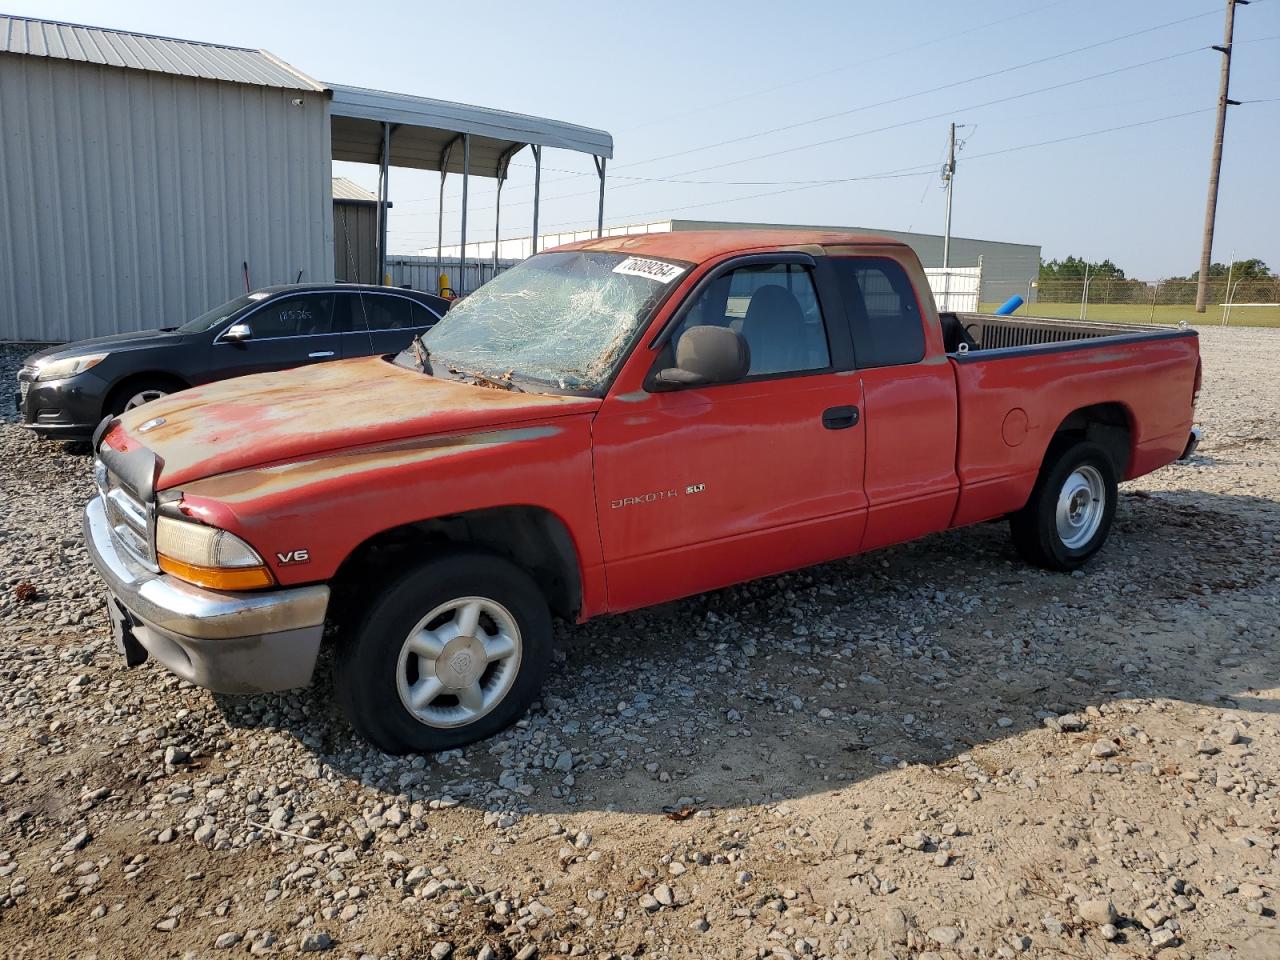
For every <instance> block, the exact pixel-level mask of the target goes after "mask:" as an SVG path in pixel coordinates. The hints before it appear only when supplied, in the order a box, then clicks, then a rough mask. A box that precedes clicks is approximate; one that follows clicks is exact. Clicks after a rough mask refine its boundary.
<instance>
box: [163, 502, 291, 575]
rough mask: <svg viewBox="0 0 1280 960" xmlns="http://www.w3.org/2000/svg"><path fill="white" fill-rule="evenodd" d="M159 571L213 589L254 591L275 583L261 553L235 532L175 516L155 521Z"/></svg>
mask: <svg viewBox="0 0 1280 960" xmlns="http://www.w3.org/2000/svg"><path fill="white" fill-rule="evenodd" d="M156 557H157V560H158V562H159V564H160V569H161V570H163V571H164V572H165V573H169V574H172V575H173V576H175V577H177V578H178V579H179V580H185V581H187V582H188V583H194V584H195V585H196V586H199V587H209V588H211V589H213V590H253V589H256V588H258V587H269V586H271V585H272V584H273V583H275V578H274V577H273V576H272V575H271V571H270V570H268V569H267V566H266V564H264V563H263V562H262V558H261V557H260V556H258V552H257V551H256V550H254V549H253V547H251V546H249V545H248V544H247V543H245V542H244V541H243V540H241V539H240V538H239V537H237V536H236V535H235V534H234V533H228V532H227V531H226V530H219V529H218V528H217V527H209V526H206V525H204V524H203V523H190V522H188V521H186V520H175V519H173V518H172V517H160V518H159V519H158V520H156Z"/></svg>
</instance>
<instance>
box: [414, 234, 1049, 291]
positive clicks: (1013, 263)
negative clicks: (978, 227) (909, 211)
mask: <svg viewBox="0 0 1280 960" xmlns="http://www.w3.org/2000/svg"><path fill="white" fill-rule="evenodd" d="M762 229H765V230H767V229H777V230H848V231H851V232H854V233H874V234H878V235H880V236H884V237H890V238H892V239H894V240H901V241H902V242H903V243H905V244H907V245H908V246H909V247H911V249H912V250H914V251H915V252H916V256H918V257H919V258H920V260H921V262H922V263H923V264H924V266H925V268H926V269H927V270H934V269H935V268H940V267H941V266H942V235H941V234H932V233H904V232H902V231H900V230H883V229H881V228H879V227H833V226H828V225H819V226H814V225H812V224H791V223H744V222H740V221H729V220H655V221H650V222H647V223H630V224H625V225H622V226H617V227H605V228H604V234H605V236H623V235H626V234H634V233H665V232H668V231H672V230H762ZM595 235H596V232H595V231H594V230H589V231H585V230H579V231H575V232H567V233H551V234H543V235H542V236H540V237H539V238H538V249H539V250H544V249H546V248H548V247H555V246H559V245H560V244H562V243H573V242H575V241H578V240H588V239H590V238H591V237H594V236H595ZM532 247H533V245H532V242H531V240H530V238H529V237H519V238H516V239H512V240H503V241H501V242H500V243H499V244H498V250H497V254H498V258H499V259H500V260H520V259H523V258H524V257H527V256H529V254H530V252H531V251H532ZM442 252H443V255H444V256H446V257H457V256H459V254H460V250H459V247H458V246H457V245H453V246H446V247H445V248H444V250H443V251H442ZM420 253H421V254H423V255H428V254H433V253H435V250H434V249H423V250H421V251H420ZM493 255H494V244H493V243H492V242H486V241H480V242H478V243H468V244H467V258H468V259H469V260H470V259H475V260H480V261H486V260H490V259H492V258H493ZM979 263H981V266H982V275H981V289H980V291H979V293H978V300H979V301H981V302H982V303H986V304H992V303H996V304H999V303H1003V302H1004V301H1005V300H1007V299H1009V297H1011V296H1013V295H1014V294H1015V293H1016V294H1020V295H1021V296H1022V297H1023V298H1025V299H1026V300H1028V301H1030V300H1032V299H1034V293H1035V289H1034V287H1033V286H1032V283H1033V281H1035V280H1036V278H1037V277H1038V276H1039V275H1040V247H1039V245H1037V244H1029V243H1006V242H1004V241H1000V240H975V239H971V238H968V237H955V236H953V237H952V238H951V266H952V267H953V268H956V267H966V268H967V267H976V266H978V265H979ZM937 292H938V291H937V290H935V293H937ZM966 309H968V307H966Z"/></svg>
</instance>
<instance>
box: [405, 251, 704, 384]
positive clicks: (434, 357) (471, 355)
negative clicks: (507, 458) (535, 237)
mask: <svg viewBox="0 0 1280 960" xmlns="http://www.w3.org/2000/svg"><path fill="white" fill-rule="evenodd" d="M688 266H689V265H688V264H683V263H678V262H673V261H668V260H656V259H653V258H641V257H631V256H628V255H627V254H622V253H612V252H604V251H595V250H573V251H566V252H562V253H542V254H538V255H536V256H533V257H530V258H529V259H528V260H525V261H523V262H521V263H519V264H517V265H516V266H514V267H512V268H511V269H510V270H507V271H505V272H504V273H501V274H499V275H498V276H497V277H495V278H494V279H493V280H490V281H489V282H488V283H486V284H485V285H484V286H482V287H481V288H480V289H479V290H477V291H476V292H475V293H473V294H471V295H470V296H468V297H466V298H464V299H462V300H459V301H458V302H457V303H455V304H454V305H453V307H452V308H451V309H450V310H449V312H448V313H447V314H445V316H444V319H442V320H441V321H440V322H439V323H437V324H436V325H435V326H434V327H433V328H432V329H431V330H430V331H428V332H427V333H426V334H425V335H424V336H423V337H422V342H423V344H424V345H425V346H426V347H427V348H428V349H429V350H430V351H431V366H432V368H433V369H434V370H435V371H436V372H437V373H442V372H443V371H444V370H449V371H451V372H454V373H463V374H470V375H472V376H476V377H482V378H485V379H486V380H493V381H506V382H510V381H511V380H512V378H523V379H527V380H533V381H538V382H541V383H544V384H547V385H550V386H552V387H558V388H559V389H561V390H574V391H578V390H582V391H588V390H594V389H597V388H599V387H601V386H602V385H604V384H605V383H607V382H608V380H609V378H610V377H611V376H612V374H613V372H614V371H615V370H616V369H617V366H618V364H619V363H620V362H621V360H622V359H623V357H624V356H625V354H626V352H627V350H628V348H629V346H630V344H631V342H632V340H633V339H634V338H635V335H636V333H637V332H638V331H639V330H640V329H641V327H643V326H644V325H645V324H646V323H648V321H649V319H650V317H651V315H652V312H653V310H654V308H655V307H656V306H657V304H658V302H659V301H660V300H661V298H662V297H663V295H664V294H665V293H666V292H667V290H668V289H670V287H671V286H672V285H673V284H674V283H676V282H677V281H678V280H679V278H680V277H682V276H683V275H684V274H685V273H686V271H687V269H688Z"/></svg>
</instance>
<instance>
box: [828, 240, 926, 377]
mask: <svg viewBox="0 0 1280 960" xmlns="http://www.w3.org/2000/svg"><path fill="white" fill-rule="evenodd" d="M831 262H832V264H833V265H834V267H835V272H836V277H837V279H838V282H839V284H840V294H841V297H842V298H843V299H844V307H845V311H846V312H847V313H848V315H849V324H850V326H851V327H852V328H853V351H854V357H855V359H856V360H857V364H858V366H859V367H887V366H894V365H898V364H905V363H919V362H920V361H921V360H923V359H924V324H923V321H922V318H921V316H920V304H919V303H918V302H917V301H916V294H915V290H914V289H912V286H911V280H910V278H908V277H907V273H906V271H905V270H903V269H902V265H901V264H900V263H898V262H897V261H896V260H890V259H888V258H886V257H833V258H832V260H831Z"/></svg>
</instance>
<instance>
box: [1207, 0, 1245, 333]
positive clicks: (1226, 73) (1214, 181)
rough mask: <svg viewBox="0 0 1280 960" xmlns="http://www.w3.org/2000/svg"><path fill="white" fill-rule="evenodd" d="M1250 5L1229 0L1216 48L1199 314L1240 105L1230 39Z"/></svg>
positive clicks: (1239, 0)
mask: <svg viewBox="0 0 1280 960" xmlns="http://www.w3.org/2000/svg"><path fill="white" fill-rule="evenodd" d="M1237 4H1242V5H1245V6H1247V5H1248V4H1249V0H1227V27H1226V30H1225V32H1224V34H1223V38H1222V46H1220V47H1219V46H1215V47H1214V48H1213V49H1215V50H1217V51H1218V52H1219V53H1221V54H1222V73H1221V75H1220V77H1219V79H1218V123H1217V127H1216V128H1215V130H1214V135H1213V158H1212V159H1211V160H1210V161H1209V202H1208V204H1207V205H1206V207H1205V211H1204V240H1203V244H1202V246H1201V248H1200V273H1199V275H1198V277H1197V279H1196V313H1204V308H1205V299H1206V297H1207V295H1208V292H1209V266H1210V261H1211V259H1212V256H1213V222H1214V220H1215V219H1216V218H1217V216H1218V176H1219V175H1220V174H1221V173H1222V139H1223V135H1224V134H1225V133H1226V129H1227V107H1236V106H1239V105H1240V102H1239V101H1238V100H1232V99H1231V98H1230V96H1229V95H1228V92H1229V90H1230V87H1231V38H1232V34H1233V33H1234V32H1235V19H1236V5H1237Z"/></svg>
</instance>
